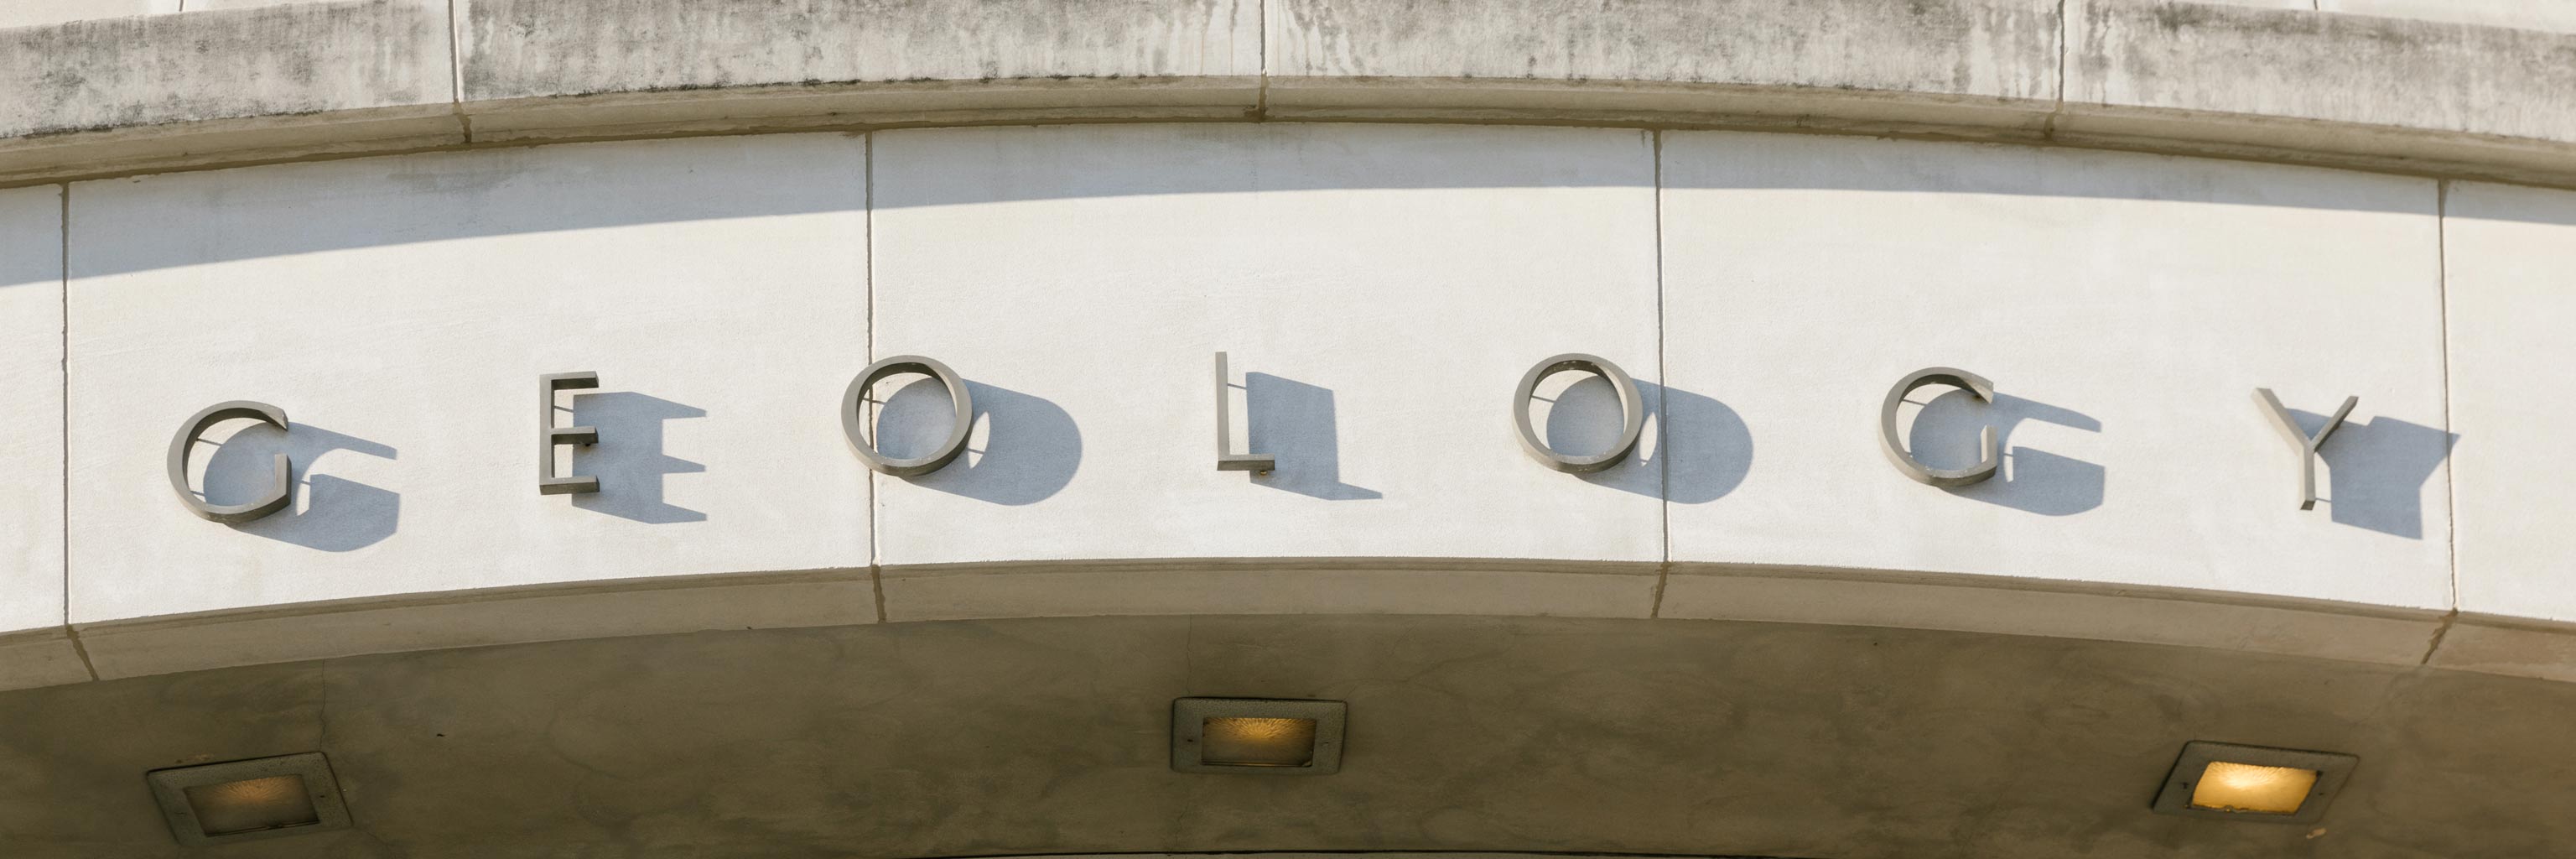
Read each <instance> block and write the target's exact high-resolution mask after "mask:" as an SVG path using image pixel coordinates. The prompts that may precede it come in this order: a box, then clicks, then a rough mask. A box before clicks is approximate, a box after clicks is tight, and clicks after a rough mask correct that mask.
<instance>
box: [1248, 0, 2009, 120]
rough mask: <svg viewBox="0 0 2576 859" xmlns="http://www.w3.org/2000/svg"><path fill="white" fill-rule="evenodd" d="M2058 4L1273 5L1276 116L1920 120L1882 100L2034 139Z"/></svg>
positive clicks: (1854, 0)
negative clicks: (1924, 105)
mask: <svg viewBox="0 0 2576 859" xmlns="http://www.w3.org/2000/svg"><path fill="white" fill-rule="evenodd" d="M2057 6H2058V4H2057V2H2056V0H1937V2H1920V3H1907V4H1893V3H1881V2H1874V0H1815V2H1798V3H1779V2H1771V0H1721V2H1704V0H1648V2H1636V3H1621V4H1617V5H1616V6H1615V7H1612V8H1610V9H1605V8H1604V7H1602V6H1601V5H1600V4H1597V3H1588V2H1572V0H1517V1H1516V2H1506V3H1495V2H1468V0H1436V2H1411V3H1398V2H1385V0H1273V2H1271V3H1269V4H1268V5H1267V7H1266V8H1267V14H1268V17H1269V27H1268V35H1267V39H1268V45H1269V53H1268V56H1269V72H1270V81H1269V84H1270V87H1269V90H1268V92H1267V94H1266V103H1267V104H1268V106H1269V109H1270V111H1271V115H1273V116H1277V117H1295V116H1304V115H1351V114H1352V113H1353V112H1354V111H1357V112H1359V114H1360V115H1365V114H1366V113H1367V112H1368V111H1370V110H1379V109H1411V110H1418V109H1420V108H1422V107H1426V106H1433V105H1436V106H1439V107H1442V108H1448V109H1454V110H1462V111H1473V110H1477V109H1520V110H1528V109H1541V108H1556V109H1561V110H1569V111H1581V112H1586V113H1595V114H1619V113H1629V114H1655V113H1668V112H1681V111H1701V112H1707V111H1729V112H1741V113H1748V114H1778V115H1781V116H1783V117H1806V118H1807V119H1806V120H1799V121H1808V120H1812V119H1813V117H1814V116H1815V115H1816V114H1819V113H1824V114H1831V115H1834V116H1835V117H1836V118H1837V119H1839V120H1841V121H1846V122H1861V123H1867V122H1871V121H1885V120H1910V119H1920V118H1921V116H1920V115H1919V107H1920V106H1913V107H1909V106H1906V105H1902V104H1897V103H1892V102H1891V103H1886V104H1881V105H1878V106H1875V107H1864V106H1861V105H1860V104H1858V103H1859V102H1862V101H1867V100H1870V99H1872V98H1873V94H1894V93H1938V94H1940V97H1941V102H1942V103H1943V104H1944V105H1945V106H1946V111H1944V112H1945V113H1946V115H1947V116H1948V117H1949V118H1950V119H1951V120H1952V121H1955V122H1964V123H1991V124H1998V125H2027V126H2030V127H2033V128H2035V127H2036V126H2037V125H2038V124H2039V122H2040V119H2041V114H2042V113H2044V112H2045V111H2047V110H2048V109H2049V108H2050V107H2051V106H2053V102H2054V100H2055V98H2056V95H2057V91H2056V73H2057V58H2058V50H2057V39H2058V26H2057ZM1835 103H1841V104H1843V105H1844V106H1841V107H1829V106H1827V105H1831V104H1835ZM1980 111H1983V112H1986V113H1988V114H1990V115H1984V116H1977V115H1976V114H1978V113H1979V112H1980ZM1825 124H1833V123H1832V121H1830V120H1829V121H1827V122H1826V123H1825Z"/></svg>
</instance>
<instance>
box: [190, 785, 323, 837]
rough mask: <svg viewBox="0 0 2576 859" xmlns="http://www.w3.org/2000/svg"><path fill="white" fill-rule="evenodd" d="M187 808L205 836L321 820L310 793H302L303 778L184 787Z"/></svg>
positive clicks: (253, 830) (281, 827) (282, 826)
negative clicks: (194, 814) (194, 816)
mask: <svg viewBox="0 0 2576 859" xmlns="http://www.w3.org/2000/svg"><path fill="white" fill-rule="evenodd" d="M186 793H187V796H188V809H189V810H190V811H193V812H195V813H196V815H197V826H198V827H199V828H200V829H202V830H204V831H205V833H206V834H207V835H232V834H236V833H242V832H256V831H259V830H262V829H283V828H285V827H289V826H310V825H313V824H316V823H320V822H322V818H321V817H320V816H319V815H317V814H315V813H314V811H313V796H312V795H311V794H308V793H305V792H304V777H303V776H300V775H273V776H269V777H267V778H254V779H244V780H242V781H228V782H221V783H218V784H205V785H198V786H196V787H191V788H187V789H186Z"/></svg>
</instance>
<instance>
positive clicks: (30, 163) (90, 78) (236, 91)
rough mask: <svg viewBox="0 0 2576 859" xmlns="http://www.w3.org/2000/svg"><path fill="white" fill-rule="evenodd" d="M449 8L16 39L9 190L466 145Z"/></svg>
mask: <svg viewBox="0 0 2576 859" xmlns="http://www.w3.org/2000/svg"><path fill="white" fill-rule="evenodd" d="M448 41H449V40H448V35H447V4H446V2H445V0H365V2H338V3H309V4H295V5H291V6H271V7H266V8H257V9H237V10H220V11H213V12H205V13H198V14H187V15H151V16H144V17H127V18H109V19H99V20H86V21H75V22H70V23H64V24H58V25H55V26H50V27H29V28H21V29H15V30H5V31H0V180H6V179H8V178H11V177H12V176H14V175H42V174H62V173H64V172H66V170H70V171H75V172H79V173H89V174H97V173H109V172H116V171H118V170H120V169H126V168H128V167H130V166H135V165H151V166H170V165H184V164H187V163H190V161H191V159H196V160H207V159H214V160H221V159H223V158H233V159H248V158H257V157H281V156H287V155H299V154H308V153H316V152H330V151H342V150H348V149H353V148H354V149H367V148H374V149H378V150H383V149H393V148H400V147H419V146H430V145H437V144H441V143H456V142H461V141H462V140H463V136H462V134H461V131H460V127H459V126H458V124H457V122H456V119H455V117H454V116H453V115H452V112H453V110H454V108H453V105H452V104H451V102H452V100H453V98H454V95H455V81H454V74H453V72H452V63H451V62H450V52H449V45H448Z"/></svg>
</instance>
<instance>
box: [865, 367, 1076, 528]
mask: <svg viewBox="0 0 2576 859" xmlns="http://www.w3.org/2000/svg"><path fill="white" fill-rule="evenodd" d="M966 395H967V397H969V398H971V399H973V400H974V401H975V413H974V414H973V415H971V416H969V420H971V421H973V422H974V424H975V430H974V431H971V432H969V433H967V436H966V452H965V453H963V454H960V455H958V457H957V459H956V460H955V461H953V462H950V463H948V465H947V467H945V468H941V469H939V470H938V471H933V472H931V473H929V474H925V475H922V476H920V477H915V478H910V479H911V481H912V482H913V483H914V484H916V485H919V486H922V487H924V488H928V489H935V490H938V491H941V492H946V493H948V494H951V495H962V496H965V497H968V498H973V499H975V500H978V501H989V502H992V503H994V504H1006V505H1011V506H1019V505H1022V504H1035V503H1037V502H1040V501H1044V500H1046V499H1047V498H1049V497H1052V496H1054V495H1055V494H1056V493H1057V492H1059V491H1062V490H1063V489H1064V487H1065V484H1067V483H1071V482H1073V472H1074V469H1076V468H1078V467H1080V466H1081V465H1082V431H1081V430H1080V429H1077V428H1076V427H1075V426H1074V425H1073V416H1072V415H1069V414H1066V413H1065V411H1064V409H1063V407H1060V406H1057V405H1056V404H1055V403H1052V402H1049V401H1047V400H1046V399H1044V398H1042V397H1035V396H1031V395H1028V394H1023V393H1020V392H1018V391H1014V390H1010V389H1008V388H997V387H994V386H992V385H987V384H984V383H982V382H977V381H974V380H972V379H969V380H967V381H966ZM954 413H955V407H954V406H952V405H950V404H949V402H948V391H947V389H946V388H943V387H941V386H940V384H939V382H938V380H936V379H916V380H914V381H912V382H911V383H910V384H906V385H904V386H903V387H902V388H900V389H897V390H896V391H895V392H894V393H893V394H892V395H889V396H887V397H886V398H885V400H884V402H882V403H880V404H879V405H878V407H877V415H876V422H875V423H876V442H877V450H878V452H880V453H882V454H884V455H885V456H887V457H890V458H896V459H910V458H913V457H922V456H929V455H930V454H931V453H932V452H934V451H935V450H936V449H937V448H938V447H939V443H940V442H943V441H946V440H948V432H949V424H950V422H951V421H953V420H955V414H954Z"/></svg>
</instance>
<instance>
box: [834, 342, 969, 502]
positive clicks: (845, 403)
mask: <svg viewBox="0 0 2576 859" xmlns="http://www.w3.org/2000/svg"><path fill="white" fill-rule="evenodd" d="M904 373H920V374H922V375H925V376H930V377H932V378H935V379H938V380H939V384H940V385H941V386H944V387H946V388H947V389H948V401H949V402H950V403H952V404H954V405H956V407H957V423H956V424H955V425H953V426H951V427H949V429H948V441H946V442H945V443H942V444H941V445H940V446H939V449H938V450H936V451H933V452H931V454H930V455H929V456H925V457H921V458H919V459H888V458H886V457H885V455H884V454H880V453H878V452H877V449H876V445H874V444H871V443H870V442H869V441H868V436H869V435H870V433H868V432H866V430H868V429H869V427H867V426H866V425H865V424H864V423H863V420H864V419H863V418H861V417H860V416H859V404H860V403H861V401H864V400H866V399H867V396H868V388H870V387H872V386H874V385H875V384H876V383H877V380H879V379H883V378H885V377H887V376H894V375H901V374H904ZM974 420H975V405H974V401H973V400H971V399H969V398H968V397H967V395H966V381H965V380H963V379H960V378H958V377H957V374H956V373H955V372H954V371H951V370H949V369H948V365H946V364H942V363H939V362H938V361H936V360H933V359H930V358H925V357H922V356H920V355H896V356H894V357H892V358H887V359H885V360H883V361H878V362H876V363H874V364H869V365H868V368H867V369H866V370H863V371H860V372H859V377H858V378H856V379H852V380H850V388H849V390H847V391H845V392H843V393H842V394H841V432H842V434H844V435H847V436H849V437H850V452H852V453H855V454H858V455H859V461H861V462H865V463H867V464H868V467H869V468H872V469H875V470H877V471H880V472H883V473H886V474H891V475H894V476H896V477H918V476H920V475H924V474H929V473H931V472H933V471H938V470H939V469H940V468H941V467H943V466H946V465H947V464H948V463H950V462H953V461H955V460H956V459H957V455H958V454H961V453H964V452H966V433H967V431H968V430H971V429H973V428H974Z"/></svg>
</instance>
